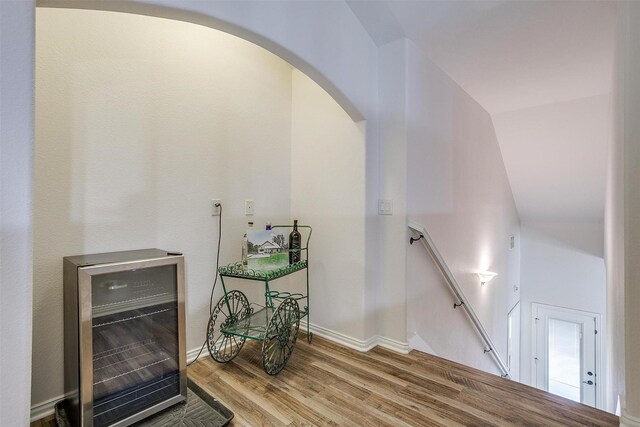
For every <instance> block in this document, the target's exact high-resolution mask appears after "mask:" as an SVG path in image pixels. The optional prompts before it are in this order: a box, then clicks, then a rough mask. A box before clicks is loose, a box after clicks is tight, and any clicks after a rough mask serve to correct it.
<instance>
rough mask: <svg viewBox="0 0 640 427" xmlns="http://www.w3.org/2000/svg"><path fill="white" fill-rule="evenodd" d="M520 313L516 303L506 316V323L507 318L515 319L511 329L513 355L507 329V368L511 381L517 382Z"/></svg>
mask: <svg viewBox="0 0 640 427" xmlns="http://www.w3.org/2000/svg"><path fill="white" fill-rule="evenodd" d="M520 313H521V311H520V301H518V302H517V303H515V305H514V306H513V307H512V308H511V310H509V313H508V314H507V322H508V321H509V318H511V319H517V322H516V325H514V326H515V327H514V328H513V329H512V332H513V335H512V342H511V344H512V347H511V348H513V350H514V351H513V353H511V352H510V351H509V335H508V334H509V331H508V329H507V368H508V369H509V373H510V374H511V379H512V380H514V381H518V382H520V349H521V348H522V341H521V325H522V318H521V314H520ZM514 314H517V316H513V315H514ZM508 327H509V326H508V324H507V328H508ZM514 341H515V342H514Z"/></svg>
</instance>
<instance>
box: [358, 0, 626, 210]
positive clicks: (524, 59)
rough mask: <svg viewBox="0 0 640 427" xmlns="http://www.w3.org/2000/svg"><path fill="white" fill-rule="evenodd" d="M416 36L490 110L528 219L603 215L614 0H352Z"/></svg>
mask: <svg viewBox="0 0 640 427" xmlns="http://www.w3.org/2000/svg"><path fill="white" fill-rule="evenodd" d="M347 3H348V4H349V6H350V7H351V9H352V10H353V12H354V14H355V15H356V16H357V17H358V19H359V20H360V22H361V23H362V24H363V26H364V27H365V28H366V29H367V31H368V32H369V34H370V35H371V38H372V39H373V40H374V41H375V42H376V43H377V44H378V45H383V44H385V43H388V42H390V41H393V40H396V39H399V38H403V37H406V38H409V39H410V40H412V41H413V42H414V43H415V44H416V45H417V46H418V47H419V48H420V49H421V50H422V51H423V52H424V53H425V55H426V56H427V57H429V58H430V59H431V60H432V61H434V62H435V63H436V64H437V65H438V66H439V67H440V68H442V70H444V71H445V72H446V73H447V74H448V75H449V76H450V77H451V78H452V79H454V80H455V81H456V82H457V83H458V84H459V85H460V86H461V87H462V88H463V89H464V90H465V91H466V92H467V93H468V94H469V95H470V96H471V97H473V98H474V99H475V100H476V101H477V102H478V103H479V104H480V105H482V106H483V107H484V108H485V110H487V112H488V113H489V114H490V115H491V117H492V119H493V122H494V127H495V130H496V135H497V137H498V142H499V144H500V148H501V150H502V154H503V159H504V163H505V167H506V170H507V174H508V176H509V181H510V184H511V188H512V191H513V195H514V199H515V201H516V205H517V207H518V212H519V215H520V218H521V220H523V221H602V218H603V214H604V193H605V175H606V152H607V144H608V143H609V140H610V134H611V132H610V114H609V108H610V92H611V87H612V69H613V51H614V32H615V8H616V4H615V2H610V1H588V0H583V1H577V0H576V1H559V0H546V1H545V0H533V1H530V0H477V1H475V0H474V1H464V0H461V1H453V0H445V1H412V0H404V1H393V0H388V1H387V0H384V1H376V0H373V1H372V0H368V1H348V2H347Z"/></svg>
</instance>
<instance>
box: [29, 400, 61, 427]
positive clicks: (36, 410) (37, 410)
mask: <svg viewBox="0 0 640 427" xmlns="http://www.w3.org/2000/svg"><path fill="white" fill-rule="evenodd" d="M65 397H67V396H66V395H64V394H61V395H60V396H56V397H54V398H53V399H49V400H45V401H44V402H40V403H37V404H35V405H33V406H31V422H34V421H38V420H41V419H43V418H44V417H48V416H49V415H52V414H53V413H54V412H55V405H56V403H58V402H59V401H61V400H63V399H64V398H65Z"/></svg>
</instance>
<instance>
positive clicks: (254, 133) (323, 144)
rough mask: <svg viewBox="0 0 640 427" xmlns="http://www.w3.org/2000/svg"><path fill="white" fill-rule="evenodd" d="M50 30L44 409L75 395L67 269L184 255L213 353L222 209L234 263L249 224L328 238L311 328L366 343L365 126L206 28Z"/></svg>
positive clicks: (44, 145) (38, 182)
mask: <svg viewBox="0 0 640 427" xmlns="http://www.w3.org/2000/svg"><path fill="white" fill-rule="evenodd" d="M36 30H37V31H36V138H35V161H34V304H33V312H34V319H33V330H34V337H33V374H32V379H33V380H32V402H33V403H34V404H40V403H41V402H45V401H47V400H49V399H54V398H57V397H59V396H60V395H61V393H62V391H63V384H62V381H63V380H62V378H63V376H62V372H63V368H62V367H63V351H62V337H63V334H62V328H63V325H62V310H63V307H62V269H61V258H62V257H63V256H65V255H73V254H79V253H91V252H104V251H115V250H127V249H135V248H143V247H160V248H164V249H170V250H179V251H182V252H184V253H185V256H186V260H187V294H188V295H187V298H188V301H187V304H188V310H187V348H188V350H193V349H197V348H199V346H200V345H201V343H202V340H203V339H204V331H205V326H206V321H207V318H208V301H209V293H210V290H211V285H212V282H213V278H214V266H215V265H214V264H215V251H216V241H217V236H218V234H217V233H218V229H217V217H212V216H211V211H210V200H211V199H213V198H218V199H222V201H223V224H222V249H221V256H220V262H221V263H227V262H232V261H235V260H237V258H238V257H239V256H240V240H241V236H242V233H243V230H244V229H245V227H246V222H247V221H248V220H253V221H254V222H255V223H256V226H263V225H264V222H265V221H267V220H270V221H271V222H288V221H290V220H292V219H293V218H297V219H299V220H300V221H301V222H304V223H309V224H311V225H313V227H314V236H313V240H312V242H311V244H312V251H311V257H312V259H311V263H312V270H311V281H312V290H311V292H312V300H311V310H312V318H311V321H312V323H315V324H317V325H319V326H321V327H323V328H327V329H330V330H333V331H337V332H340V333H342V334H344V335H347V336H355V337H360V336H361V335H362V329H363V328H362V323H363V313H364V307H363V304H364V293H365V276H364V275H365V268H364V265H365V212H366V208H365V204H366V200H365V197H366V195H365V193H366V177H365V175H366V165H365V161H366V159H365V130H364V122H359V123H355V122H354V120H353V118H354V111H351V113H352V114H351V115H349V114H347V113H346V112H345V110H344V109H343V108H341V106H340V105H339V104H338V103H337V102H336V100H334V99H333V98H332V97H331V96H330V95H329V94H328V93H327V92H325V91H324V90H323V89H322V88H320V87H319V86H318V85H317V84H316V83H314V81H313V80H312V79H310V78H309V77H307V76H306V75H305V74H304V73H302V72H301V71H299V70H298V69H296V68H293V67H292V66H291V65H290V64H288V63H287V62H285V61H284V60H282V59H280V58H279V57H277V56H275V55H274V54H272V53H270V52H268V51H266V50H265V49H263V48H261V47H258V46H256V45H254V44H252V43H250V42H248V41H246V40H242V39H240V38H237V37H235V36H231V35H229V34H226V33H223V32H221V31H218V30H214V29H212V28H208V27H204V26H201V25H195V24H192V23H187V22H182V21H178V20H168V19H163V18H158V17H150V16H144V15H135V14H124V13H114V12H107V11H95V10H74V9H64V8H60V9H57V8H52V9H50V8H39V9H38V11H37V16H36ZM355 117H356V118H358V116H357V115H356V116H355ZM246 199H252V200H254V202H255V210H256V212H255V215H254V216H253V217H246V216H245V215H244V201H245V200H246ZM294 280H295V279H294ZM233 285H237V286H238V287H240V286H243V285H242V284H240V283H234V284H233ZM284 286H285V287H287V286H296V284H295V283H285V284H284ZM248 293H249V295H250V299H251V297H253V300H256V298H258V297H259V295H260V293H259V292H256V290H253V291H252V290H250V289H249V290H248ZM219 295H220V289H218V290H217V291H216V295H215V296H214V299H215V300H217V298H219Z"/></svg>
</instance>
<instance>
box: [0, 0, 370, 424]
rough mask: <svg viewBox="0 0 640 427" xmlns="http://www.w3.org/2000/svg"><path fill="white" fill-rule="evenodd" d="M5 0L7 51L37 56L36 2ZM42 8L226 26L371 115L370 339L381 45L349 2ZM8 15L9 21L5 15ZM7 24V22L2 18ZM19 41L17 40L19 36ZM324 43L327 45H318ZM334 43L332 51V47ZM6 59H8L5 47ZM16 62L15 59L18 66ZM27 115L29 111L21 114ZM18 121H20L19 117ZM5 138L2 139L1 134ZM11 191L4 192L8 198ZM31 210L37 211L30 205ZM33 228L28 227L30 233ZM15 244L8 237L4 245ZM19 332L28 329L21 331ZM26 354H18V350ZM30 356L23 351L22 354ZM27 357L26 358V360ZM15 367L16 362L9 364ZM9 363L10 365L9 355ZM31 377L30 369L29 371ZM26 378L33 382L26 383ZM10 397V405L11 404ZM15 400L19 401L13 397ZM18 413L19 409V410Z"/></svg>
mask: <svg viewBox="0 0 640 427" xmlns="http://www.w3.org/2000/svg"><path fill="white" fill-rule="evenodd" d="M2 3H3V9H2V10H3V16H8V19H7V21H11V23H12V25H3V29H9V30H10V32H11V33H12V37H11V38H9V37H3V40H2V47H3V49H4V48H6V47H7V46H10V47H11V49H14V50H15V53H16V54H17V55H20V56H21V57H23V56H29V57H30V58H33V49H32V48H31V47H30V46H32V43H31V37H32V36H30V35H32V34H33V32H34V30H35V21H34V19H32V18H31V16H30V15H29V14H31V15H33V13H34V3H33V2H31V1H27V0H25V1H22V2H20V6H18V7H19V8H20V12H19V14H20V16H19V17H18V16H9V15H5V13H6V10H7V7H9V6H7V5H8V4H11V5H12V6H11V7H13V2H2ZM39 4H40V5H49V6H59V7H65V6H66V7H72V8H97V7H99V8H113V9H117V10H120V11H129V12H137V13H141V14H149V15H154V16H156V15H157V16H163V17H167V18H171V19H181V20H186V21H189V22H197V23H200V24H202V25H205V26H210V27H214V28H220V29H224V30H225V31H228V32H231V33H234V34H237V35H240V36H242V37H244V38H247V39H249V40H252V41H254V42H256V43H259V44H260V45H262V46H263V47H266V48H267V49H269V50H271V51H272V52H275V53H277V54H278V55H279V56H281V57H283V58H285V59H286V60H287V61H288V62H289V63H292V64H294V65H295V66H297V67H298V68H299V69H301V70H302V71H303V72H305V73H306V74H307V75H310V76H311V77H312V78H313V79H314V80H315V81H317V82H320V84H321V85H322V86H323V88H325V89H326V90H327V91H329V93H330V94H331V95H332V96H333V97H334V98H335V99H337V100H338V101H339V103H340V105H341V106H343V108H345V110H346V111H347V112H349V114H350V115H351V117H352V118H354V119H366V120H367V121H366V162H365V164H366V211H367V217H366V219H365V224H366V230H367V233H366V245H365V258H366V260H367V266H366V272H365V276H366V286H367V294H366V295H365V302H366V310H367V312H366V313H365V314H364V316H366V318H367V319H368V321H367V325H369V326H367V331H366V334H367V336H371V335H372V334H374V333H375V328H374V326H373V325H374V322H373V321H372V319H373V316H374V312H373V309H374V308H375V298H374V297H373V289H375V288H376V284H377V281H378V278H379V267H378V265H377V246H376V243H377V233H376V230H377V217H376V214H375V212H376V202H377V196H378V190H377V189H378V146H377V132H376V129H377V125H376V117H375V109H376V99H377V83H378V82H377V56H376V47H375V44H374V43H373V42H372V40H371V39H370V37H369V36H368V34H367V33H366V31H365V30H364V29H363V28H362V26H361V25H360V23H359V22H358V20H357V18H356V17H355V16H354V15H353V13H352V11H351V10H350V9H349V7H348V6H347V5H346V4H345V3H343V2H313V3H300V2H269V3H265V2H261V1H250V2H236V1H217V2H189V3H185V2H183V1H182V0H147V1H144V2H138V1H136V2H133V1H129V0H125V1H122V2H100V3H96V2H93V1H65V0H51V1H48V0H43V1H42V2H40V3H39ZM3 19H4V18H3ZM3 24H4V21H3ZM14 39H16V40H18V41H15V40H14ZM318 40H322V43H318ZM327 46H331V49H327ZM3 58H7V59H9V58H10V57H9V56H8V55H5V54H4V52H3ZM16 64H18V62H12V63H11V65H12V66H13V65H16ZM4 76H9V78H10V79H11V80H10V81H9V83H8V84H9V85H10V86H11V87H14V88H19V87H21V86H20V85H27V86H28V85H29V84H30V83H29V82H31V81H32V78H31V76H30V73H29V72H28V71H24V72H16V73H14V72H11V73H9V74H7V73H4V74H3V77H4ZM27 86H24V87H25V90H21V91H20V92H19V93H18V94H16V96H13V97H12V98H11V100H10V101H11V103H10V108H11V109H12V111H18V106H21V105H25V104H24V103H29V102H32V99H33V96H32V91H30V90H28V88H27ZM22 117H27V116H22ZM16 123H17V122H16ZM23 123H24V124H25V132H31V133H33V124H30V125H29V124H27V123H26V122H23ZM3 143H4V139H3ZM24 148H25V150H27V149H28V150H30V149H32V145H31V144H29V145H28V146H26V147H24ZM2 161H3V162H6V163H7V164H13V165H17V166H19V167H20V168H21V169H20V170H21V173H20V174H17V175H14V178H15V182H13V183H12V184H13V185H12V186H13V187H15V188H22V187H24V188H30V187H31V174H32V172H33V170H32V167H31V164H30V161H29V159H28V158H26V157H25V155H24V153H21V152H10V153H8V154H7V155H6V156H3V159H2ZM5 195H6V197H5ZM31 200H32V198H31V196H30V195H29V191H28V190H25V191H20V192H19V193H14V192H11V193H6V192H3V204H4V202H6V204H8V205H10V206H12V207H17V206H24V204H28V203H30V201H31ZM29 212H31V210H30V209H29ZM27 214H28V212H27V213H26V214H25V213H24V212H21V213H20V217H21V218H25V217H27ZM28 231H29V230H27V233H28ZM23 237H24V238H25V240H24V241H25V244H26V246H25V250H26V253H23V254H18V256H17V258H16V259H15V260H14V261H15V264H14V265H16V272H19V274H21V275H24V277H30V276H31V256H30V255H29V253H28V252H29V251H30V249H31V244H30V243H29V242H28V237H27V234H26V233H25V234H24V235H23ZM6 246H9V248H10V250H12V251H13V250H14V247H13V246H12V245H7V244H6V242H4V241H3V250H4V248H5V247H6ZM25 286H26V289H25V292H30V289H31V284H30V283H25ZM2 304H3V305H2V309H3V311H4V310H8V309H9V308H10V307H14V306H13V305H11V302H8V303H6V304H5V301H3V302H2ZM15 307H16V308H18V309H20V310H24V314H25V316H26V317H30V311H31V309H30V307H28V306H27V305H22V306H18V305H15ZM19 335H20V336H26V338H25V339H27V340H28V339H30V337H29V336H28V335H29V334H26V333H25V334H22V333H21V332H20V333H19ZM29 347H30V346H29V345H28V342H27V343H25V352H26V351H28V348H29ZM16 354H18V355H20V353H16ZM25 354H26V353H23V354H21V355H22V356H24V355H25ZM27 359H28V357H26V358H24V360H27ZM10 366H11V365H10ZM3 368H5V369H6V365H5V364H4V360H3ZM24 372H25V373H26V375H27V376H28V370H25V371H24ZM23 383H28V381H23ZM13 396H15V397H16V402H17V404H18V405H12V407H13V408H15V407H17V406H19V405H20V403H22V404H23V405H24V406H26V405H28V398H27V396H21V395H20V394H19V393H15V392H14V393H13ZM5 402H12V401H7V400H5ZM12 403H13V402H12ZM18 415H20V414H18Z"/></svg>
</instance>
